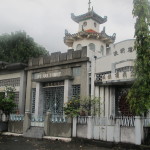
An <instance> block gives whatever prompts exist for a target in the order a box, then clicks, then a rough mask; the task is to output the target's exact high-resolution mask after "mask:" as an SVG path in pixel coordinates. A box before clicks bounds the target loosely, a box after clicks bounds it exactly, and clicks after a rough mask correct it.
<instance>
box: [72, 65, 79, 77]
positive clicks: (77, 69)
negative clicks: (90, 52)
mask: <svg viewBox="0 0 150 150" xmlns="http://www.w3.org/2000/svg"><path fill="white" fill-rule="evenodd" d="M80 74H81V67H75V68H73V76H80Z"/></svg>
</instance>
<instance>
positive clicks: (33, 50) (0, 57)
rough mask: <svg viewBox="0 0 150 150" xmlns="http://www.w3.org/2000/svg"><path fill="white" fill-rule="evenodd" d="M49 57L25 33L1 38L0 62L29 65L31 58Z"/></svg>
mask: <svg viewBox="0 0 150 150" xmlns="http://www.w3.org/2000/svg"><path fill="white" fill-rule="evenodd" d="M41 55H48V51H47V50H46V49H45V48H44V47H42V46H39V45H38V44H37V43H35V42H34V40H33V39H32V38H31V37H30V36H28V35H27V34H26V33H25V32H21V31H18V32H15V33H11V34H3V35H1V36H0V61H6V62H10V63H15V62H22V63H27V62H28V59H29V58H30V57H39V56H41Z"/></svg>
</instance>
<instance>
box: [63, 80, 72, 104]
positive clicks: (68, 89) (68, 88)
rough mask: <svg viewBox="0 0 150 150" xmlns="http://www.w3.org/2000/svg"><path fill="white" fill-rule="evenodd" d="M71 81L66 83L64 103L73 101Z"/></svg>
mask: <svg viewBox="0 0 150 150" xmlns="http://www.w3.org/2000/svg"><path fill="white" fill-rule="evenodd" d="M70 82H71V81H70V80H68V79H66V80H65V83H64V103H67V102H68V100H69V99H71V83H70Z"/></svg>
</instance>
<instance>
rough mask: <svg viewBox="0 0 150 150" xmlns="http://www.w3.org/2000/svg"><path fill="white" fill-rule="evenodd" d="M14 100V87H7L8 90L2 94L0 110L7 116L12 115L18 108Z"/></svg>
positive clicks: (0, 96) (0, 95)
mask: <svg viewBox="0 0 150 150" xmlns="http://www.w3.org/2000/svg"><path fill="white" fill-rule="evenodd" d="M14 98H15V95H14V88H12V87H6V90H5V91H4V92H3V93H1V94H0V110H2V111H3V113H5V114H6V115H9V114H10V113H12V112H13V110H14V108H15V106H16V104H15V102H14Z"/></svg>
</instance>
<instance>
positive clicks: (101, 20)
mask: <svg viewBox="0 0 150 150" xmlns="http://www.w3.org/2000/svg"><path fill="white" fill-rule="evenodd" d="M71 18H72V20H74V21H75V22H77V23H79V22H80V21H83V20H87V19H93V20H95V21H96V22H98V23H99V24H102V23H105V22H106V21H107V17H106V16H105V17H104V18H102V17H101V16H99V15H98V14H96V13H95V12H94V11H93V10H91V11H89V12H87V13H85V14H83V15H79V16H75V15H74V14H73V13H72V14H71Z"/></svg>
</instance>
